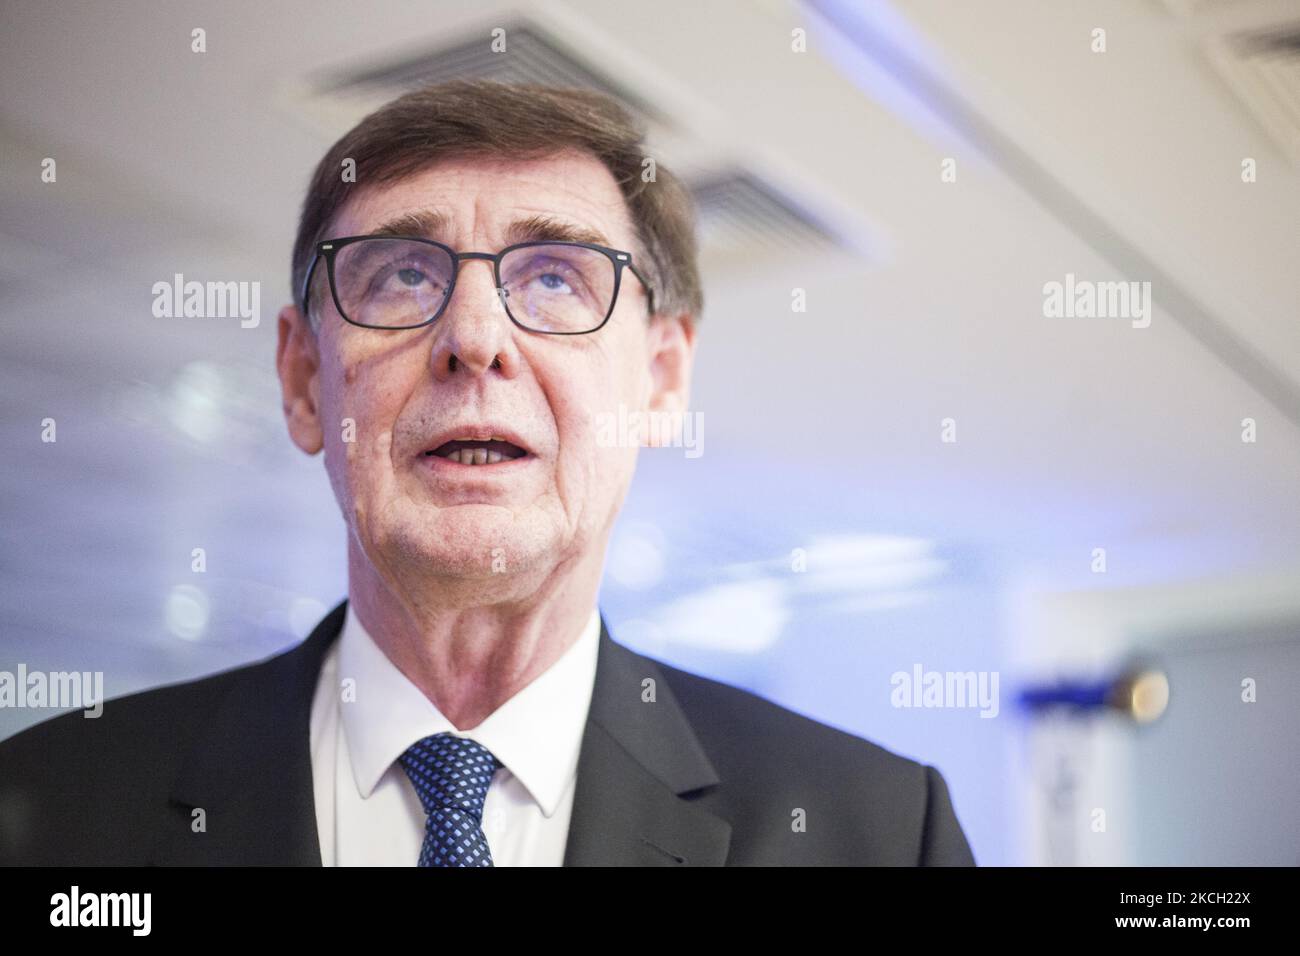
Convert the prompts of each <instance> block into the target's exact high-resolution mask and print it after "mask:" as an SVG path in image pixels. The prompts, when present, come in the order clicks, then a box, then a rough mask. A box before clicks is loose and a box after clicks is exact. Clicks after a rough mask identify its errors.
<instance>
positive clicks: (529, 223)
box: [367, 209, 609, 246]
mask: <svg viewBox="0 0 1300 956" xmlns="http://www.w3.org/2000/svg"><path fill="white" fill-rule="evenodd" d="M450 231H451V230H450V222H449V220H448V218H447V216H446V215H444V214H443V213H441V212H438V211H437V210H436V209H417V210H412V211H411V212H405V213H402V214H401V215H400V216H395V217H394V218H392V219H388V220H386V221H384V222H383V223H381V224H380V225H378V226H377V227H375V228H374V229H372V230H370V232H368V233H367V235H371V236H417V237H420V238H423V239H438V240H441V241H446V237H447V236H448V235H449V234H450ZM505 241H506V245H508V246H509V245H514V244H515V243H517V242H589V243H592V244H594V245H598V246H608V245H609V240H608V239H606V238H605V236H604V234H603V233H601V232H600V231H599V230H596V229H589V228H587V227H585V226H579V225H575V224H573V223H569V222H565V221H564V220H562V219H557V218H555V217H554V216H548V215H536V216H529V217H528V218H526V219H516V220H515V221H514V222H512V223H511V224H510V225H509V226H508V227H507V228H506V231H505Z"/></svg>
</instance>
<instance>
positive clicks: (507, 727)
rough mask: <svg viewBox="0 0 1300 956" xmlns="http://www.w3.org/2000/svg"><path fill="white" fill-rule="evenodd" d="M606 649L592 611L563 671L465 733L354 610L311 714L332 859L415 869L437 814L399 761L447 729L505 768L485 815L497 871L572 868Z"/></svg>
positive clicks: (322, 828) (325, 852)
mask: <svg viewBox="0 0 1300 956" xmlns="http://www.w3.org/2000/svg"><path fill="white" fill-rule="evenodd" d="M599 640H600V612H599V609H598V608H593V609H592V612H591V617H590V618H589V619H588V621H587V624H586V626H585V627H584V628H583V630H582V633H581V635H580V636H579V637H578V639H577V641H575V642H574V643H573V644H572V645H571V646H570V647H569V648H568V650H566V651H565V652H564V654H562V655H561V656H560V658H559V659H558V660H557V661H555V663H553V664H552V665H551V666H550V667H549V668H548V669H547V670H546V671H545V672H543V673H542V674H541V675H540V676H539V677H537V678H536V679H535V680H534V681H533V682H532V683H530V684H529V685H528V686H526V687H524V688H523V689H522V690H520V691H519V692H518V693H517V694H515V695H514V696H513V697H511V698H510V699H509V700H508V701H506V702H505V703H504V704H502V705H501V706H500V707H498V708H497V709H496V710H495V711H494V712H493V713H492V714H491V716H489V717H488V718H487V719H486V720H484V721H483V722H482V723H481V724H479V725H478V726H477V727H475V728H473V729H472V730H468V731H458V730H457V729H456V728H455V726H453V725H452V723H451V721H449V720H448V719H447V718H446V717H444V716H443V715H442V714H441V713H440V712H439V710H438V708H437V707H435V706H434V705H433V703H432V702H431V701H430V700H429V699H428V698H427V697H425V696H424V694H423V692H421V691H420V689H419V688H417V687H416V686H415V685H414V684H413V683H411V681H410V680H409V679H407V677H406V676H405V675H404V674H403V673H402V672H401V671H400V670H398V668H397V667H396V666H395V665H394V664H393V662H392V661H390V660H389V659H388V657H387V655H385V654H384V652H383V651H382V650H380V648H379V646H378V645H376V644H375V642H374V640H373V639H372V638H371V636H370V635H369V634H368V633H366V629H365V628H364V627H363V626H362V625H361V622H360V621H359V620H358V619H357V617H356V615H355V614H354V613H353V610H352V602H351V601H349V602H348V606H347V617H346V620H345V621H344V624H343V631H342V633H341V634H340V635H339V637H338V639H337V640H336V641H335V642H334V645H333V646H332V647H331V648H330V650H329V652H328V654H327V655H326V656H325V660H324V664H323V665H322V667H321V672H320V678H319V679H318V681H317V684H316V695H315V698H314V699H313V701H312V710H311V763H312V779H313V783H314V786H315V795H316V827H317V831H318V833H319V834H320V849H321V862H322V863H323V864H324V865H325V866H415V865H416V862H417V860H418V859H419V857H420V847H421V845H422V844H423V842H424V826H425V820H426V815H425V812H424V807H423V806H422V805H421V804H420V799H419V797H418V796H417V795H416V792H415V787H414V786H413V785H412V783H411V781H410V778H409V777H408V776H407V775H406V771H405V770H404V769H403V768H402V765H401V764H400V763H398V762H397V758H398V757H400V756H401V755H402V754H403V753H404V752H405V751H406V748H407V747H409V746H410V745H411V744H413V743H415V742H416V741H417V740H420V739H421V738H423V737H427V736H429V735H430V734H437V733H444V732H448V733H454V734H458V735H459V736H462V737H469V738H471V739H473V740H475V741H476V742H478V743H479V744H482V745H483V746H484V747H486V748H487V749H488V750H490V751H492V753H493V755H494V756H495V757H496V758H497V760H498V761H500V762H501V765H502V766H501V768H500V769H499V770H497V772H496V775H495V776H494V777H493V778H492V784H491V786H490V787H489V788H488V793H487V801H486V803H485V804H484V807H483V832H484V834H485V835H486V837H487V841H488V847H489V849H490V850H491V851H492V861H493V863H494V865H496V866H560V865H562V864H563V862H564V850H565V845H566V842H567V840H568V835H569V817H570V814H571V811H572V809H573V790H574V783H575V781H576V778H577V767H578V753H579V751H580V749H581V745H582V735H583V730H584V728H585V727H586V723H587V710H588V707H589V706H590V704H591V692H592V687H593V686H594V684H595V679H596V655H597V651H598V649H599V646H600V645H599ZM345 682H347V683H345Z"/></svg>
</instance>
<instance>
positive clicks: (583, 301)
mask: <svg viewBox="0 0 1300 956" xmlns="http://www.w3.org/2000/svg"><path fill="white" fill-rule="evenodd" d="M322 258H323V259H324V260H325V265H326V272H327V273H328V274H329V283H330V293H331V294H332V295H333V297H334V305H335V307H337V308H338V311H339V315H341V316H343V318H344V319H345V320H346V321H348V322H350V323H351V324H353V325H359V326H361V327H362V328H367V329H418V328H420V327H422V326H425V325H429V324H430V323H432V322H434V321H436V320H437V318H438V317H439V316H440V315H442V313H443V312H444V311H445V310H446V308H447V303H449V302H450V301H451V296H452V292H453V291H454V290H455V288H456V277H457V275H458V274H459V273H460V264H461V263H462V262H464V261H465V260H467V259H484V260H487V261H489V262H491V263H492V271H493V276H494V278H495V280H496V293H497V296H498V297H499V299H500V302H501V303H502V305H503V306H504V307H505V311H506V314H507V315H509V317H510V320H511V321H512V322H514V323H515V325H517V326H519V327H520V328H522V329H526V330H527V331H529V332H541V333H544V334H547V335H585V334H587V333H589V332H595V331H596V330H597V329H599V328H600V327H601V326H603V325H604V324H605V323H606V322H607V321H609V317H610V316H611V315H612V314H613V313H614V303H615V302H617V301H618V290H619V285H620V283H621V281H622V278H623V269H624V267H626V268H627V269H628V270H629V271H631V273H632V274H633V275H634V276H636V277H637V279H638V281H640V283H641V285H642V286H644V288H645V291H646V298H647V302H648V304H649V309H650V314H652V315H653V314H654V290H653V289H652V288H651V286H650V283H649V282H647V281H646V279H645V277H644V276H643V275H642V274H641V272H640V271H639V270H638V269H637V268H636V266H634V265H632V256H631V254H630V253H627V252H623V251H621V250H619V249H610V248H609V247H607V246H599V245H595V244H593V243H589V242H521V243H517V244H515V245H513V246H508V247H506V248H505V249H502V250H501V251H500V252H498V253H496V254H495V255H493V254H492V253H488V252H456V251H455V250H453V249H452V248H451V247H450V246H447V245H445V244H443V243H441V242H437V241H435V240H433V239H417V238H413V237H407V236H345V237H342V238H338V239H326V240H324V241H322V242H319V243H317V245H316V254H315V256H314V257H313V258H312V261H311V265H310V266H309V267H308V269H307V277H306V278H305V279H304V280H303V288H302V301H303V304H304V307H305V306H306V304H307V296H308V293H309V292H310V289H311V281H312V275H313V274H314V273H315V271H316V265H317V263H318V262H319V261H320V260H321V259H322Z"/></svg>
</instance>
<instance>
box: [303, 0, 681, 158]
mask: <svg viewBox="0 0 1300 956" xmlns="http://www.w3.org/2000/svg"><path fill="white" fill-rule="evenodd" d="M502 29H504V31H505V33H504V38H505V42H506V48H505V51H504V52H494V51H493V49H492V36H491V33H490V31H489V30H488V29H487V28H486V27H485V28H484V29H483V30H482V32H479V33H475V34H474V35H473V36H472V37H464V38H461V39H458V40H454V41H452V42H451V43H447V44H440V45H439V46H437V47H434V48H425V49H421V50H418V51H416V52H409V53H406V54H402V55H398V56H394V57H392V58H389V59H387V60H385V61H383V62H379V63H371V64H368V65H364V66H353V67H347V68H343V69H336V70H331V71H328V72H323V73H319V74H317V75H315V76H313V77H309V78H308V79H307V80H306V81H305V82H299V83H296V84H293V85H291V86H289V87H287V88H286V91H285V95H286V96H287V97H288V98H289V99H291V100H293V101H294V105H295V106H296V108H299V109H301V108H306V109H307V110H308V113H309V115H311V116H312V117H313V118H314V119H316V120H317V121H318V124H319V125H322V126H323V128H324V129H326V130H328V131H330V132H332V133H333V134H334V135H338V134H339V133H341V132H342V131H343V130H344V129H347V128H349V127H351V126H352V125H354V124H355V123H356V122H357V121H359V120H360V119H361V118H362V117H363V116H365V115H366V114H367V113H370V112H371V111H372V110H375V109H378V108H379V107H380V106H382V105H383V104H385V103H387V102H389V101H390V100H393V99H395V98H396V97H398V96H400V95H401V94H403V93H405V92H406V91H408V90H411V89H414V88H416V87H418V86H424V85H426V84H430V83H440V82H444V81H447V80H456V79H462V80H496V81H497V82H500V83H538V84H542V85H545V86H560V87H577V88H580V89H591V90H598V91H600V92H602V93H607V94H609V95H610V96H614V97H616V98H618V99H619V100H621V101H622V102H623V103H624V104H626V105H627V106H628V107H629V108H630V109H631V111H632V112H633V113H634V114H636V115H637V118H639V119H640V120H641V121H642V122H644V123H646V124H647V125H648V126H649V127H651V129H655V128H658V127H663V126H666V125H667V119H666V117H664V116H663V115H662V114H660V113H659V112H657V111H656V110H654V109H653V108H652V107H651V106H650V105H649V104H648V103H646V102H645V101H644V99H643V98H641V97H639V96H638V95H636V93H635V92H633V91H632V90H630V89H628V88H626V87H625V86H624V85H623V84H621V83H618V82H616V81H614V80H613V79H611V78H610V77H608V76H606V75H603V74H602V73H600V71H598V70H596V69H595V68H593V67H591V66H589V65H588V64H586V63H585V62H583V61H582V60H581V59H579V58H578V56H577V55H575V54H574V53H573V52H571V51H570V50H569V49H568V48H566V47H565V45H564V44H563V43H561V42H560V41H558V40H555V39H553V38H551V37H548V36H546V35H544V34H543V33H542V32H541V31H540V30H538V29H537V28H536V27H534V26H532V25H529V24H526V23H520V22H516V23H515V24H514V25H507V26H505V27H503V28H502Z"/></svg>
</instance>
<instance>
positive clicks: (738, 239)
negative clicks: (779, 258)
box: [689, 170, 844, 259]
mask: <svg viewBox="0 0 1300 956" xmlns="http://www.w3.org/2000/svg"><path fill="white" fill-rule="evenodd" d="M689 186H690V189H691V193H692V195H693V196H694V197H695V203H696V207H697V210H698V212H699V229H700V241H701V244H702V245H703V246H704V247H705V248H706V249H707V251H708V252H709V254H710V255H716V256H718V257H720V258H724V259H731V258H742V257H743V258H748V257H752V256H755V255H764V254H789V253H791V250H799V252H800V253H803V252H807V251H812V250H816V249H828V248H831V247H836V246H842V245H844V243H842V242H841V241H840V239H839V237H837V235H836V234H835V232H834V231H832V230H831V229H830V228H829V227H827V226H826V225H824V224H823V223H822V222H820V221H819V220H818V219H817V218H816V217H814V216H813V215H811V214H810V213H809V212H808V211H807V210H804V209H802V208H801V207H800V206H799V205H798V204H796V203H795V202H794V201H793V200H791V199H789V198H788V197H786V196H784V195H782V194H781V193H780V192H778V191H777V190H776V189H775V187H773V186H772V185H771V184H769V183H766V182H764V181H762V180H760V179H759V178H758V177H756V176H755V175H754V174H752V173H750V172H748V171H746V170H735V171H732V172H727V173H722V174H716V175H713V176H709V177H705V178H702V179H698V180H695V181H693V182H690V183H689Z"/></svg>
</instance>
